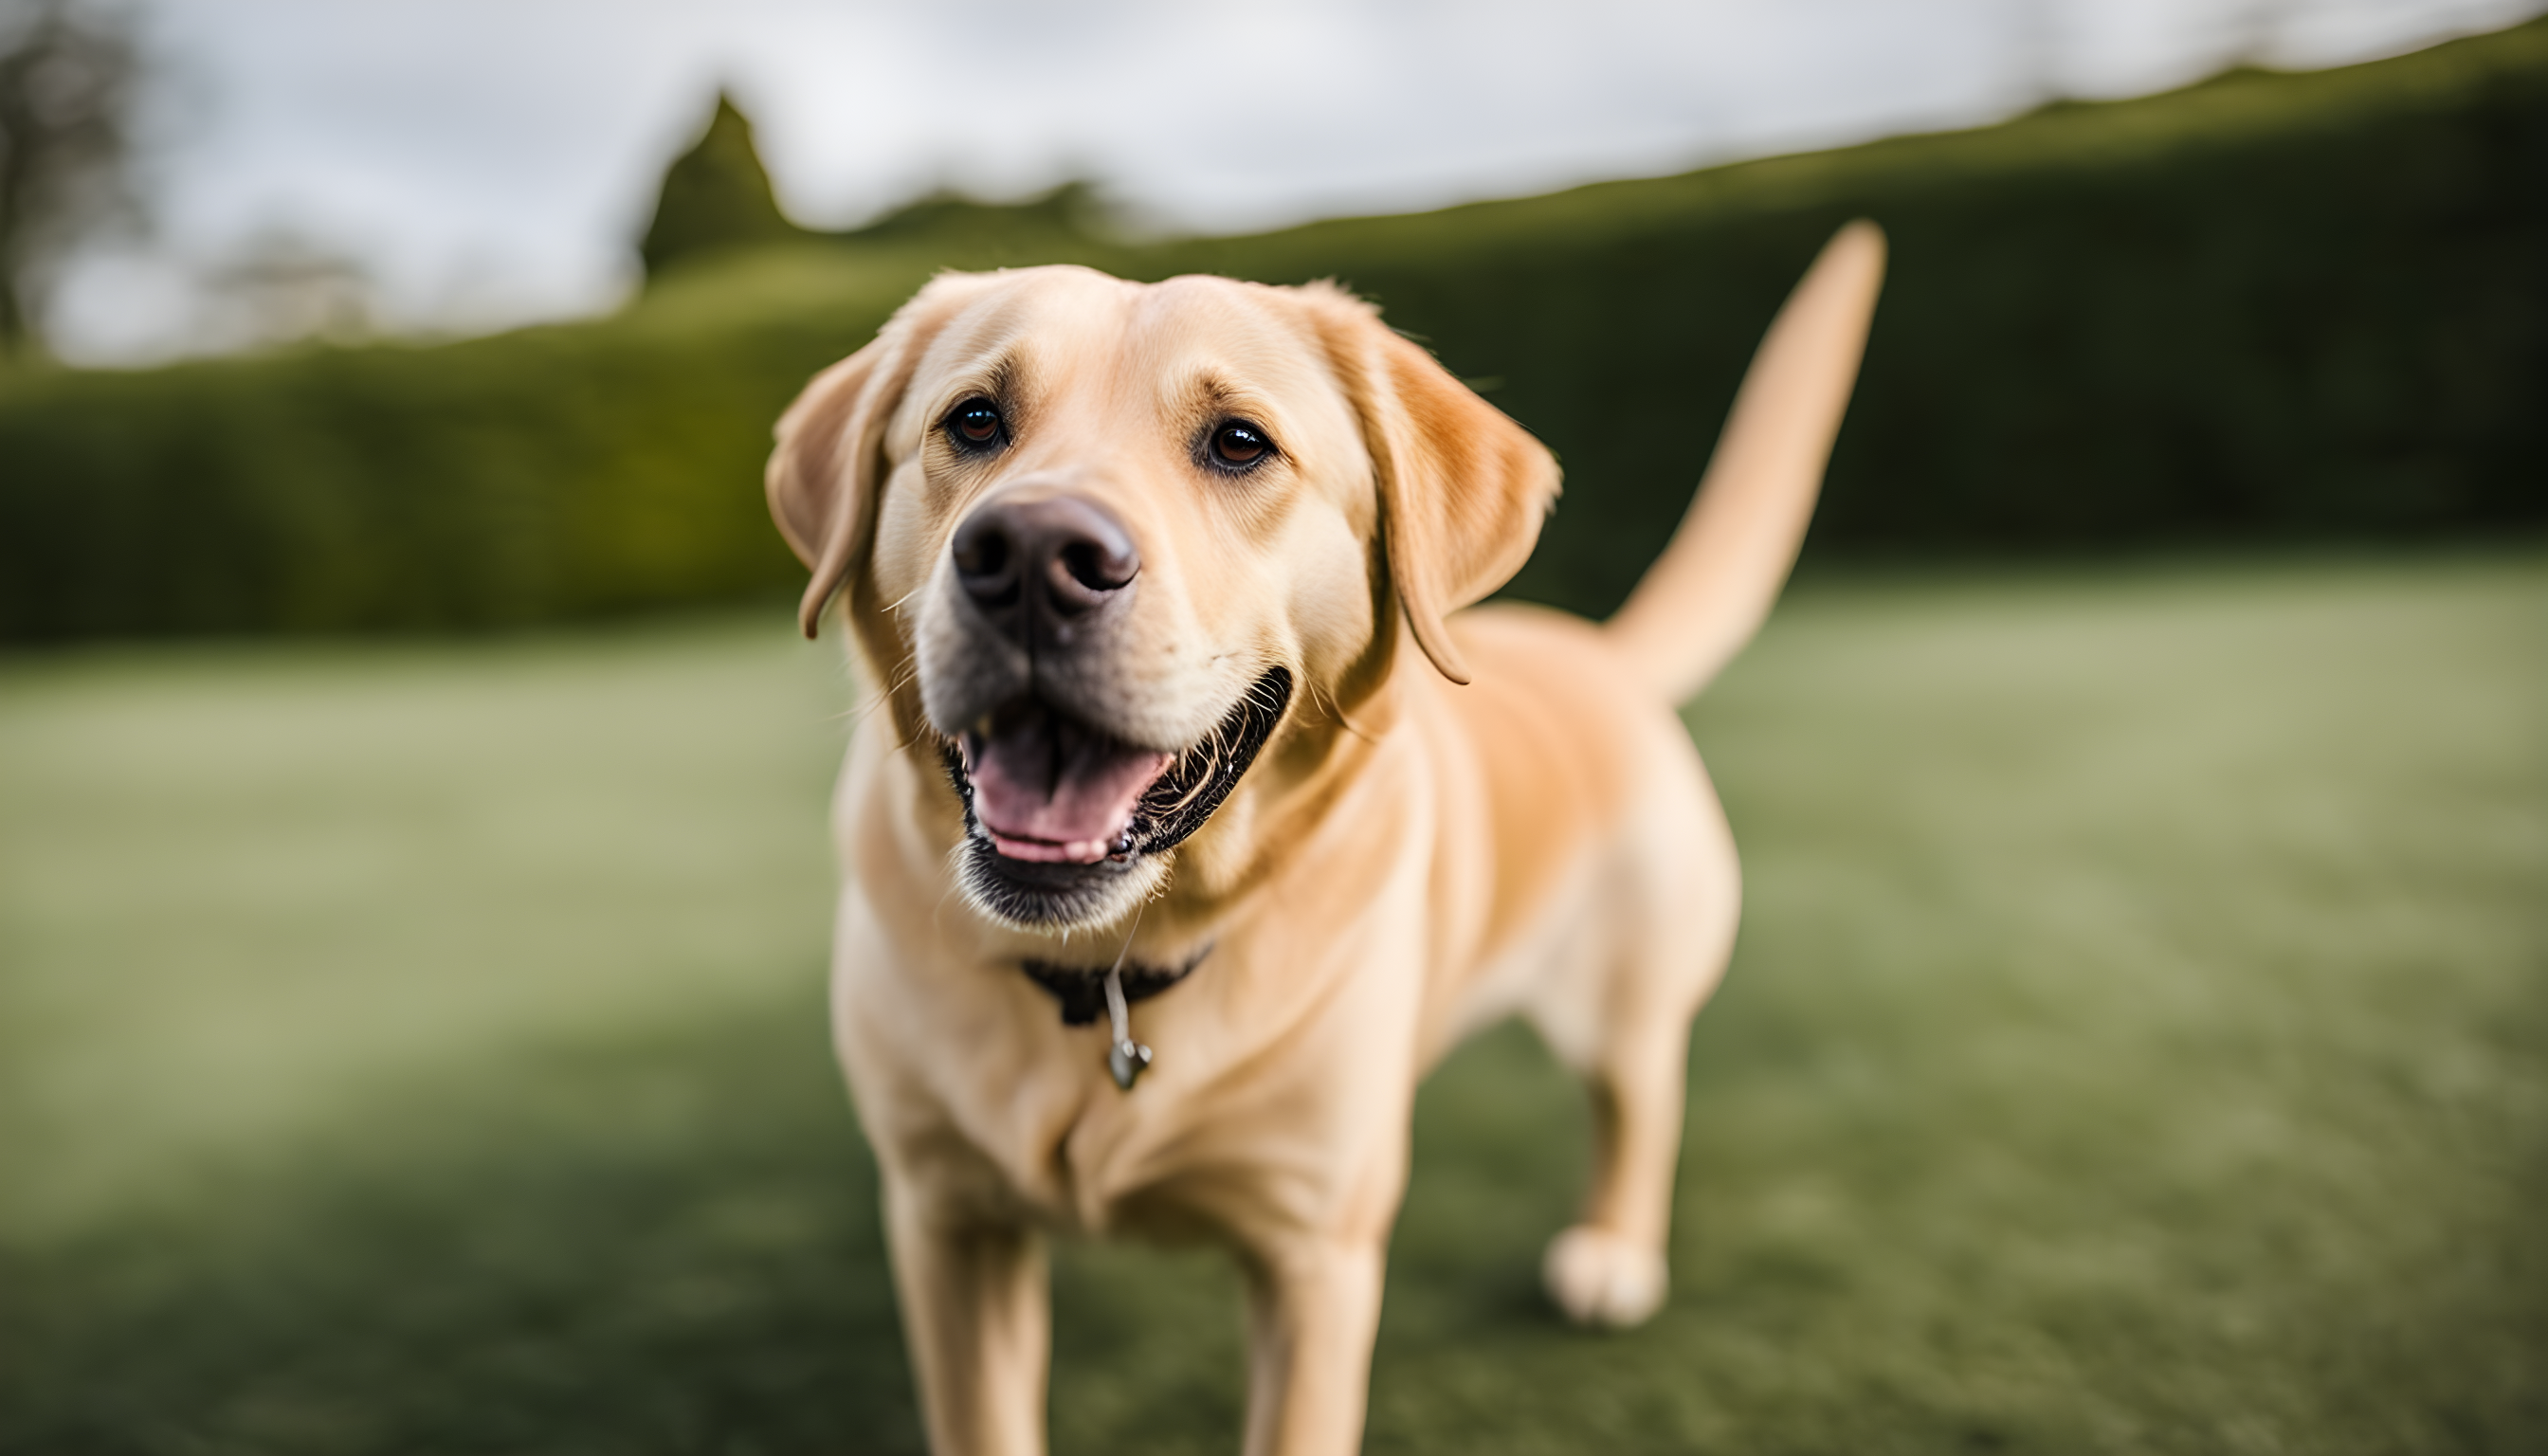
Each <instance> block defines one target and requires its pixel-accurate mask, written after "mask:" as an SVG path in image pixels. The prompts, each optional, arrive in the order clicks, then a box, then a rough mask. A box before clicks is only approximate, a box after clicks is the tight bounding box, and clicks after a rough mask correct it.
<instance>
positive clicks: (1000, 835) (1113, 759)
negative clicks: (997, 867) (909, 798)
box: [964, 713, 1168, 865]
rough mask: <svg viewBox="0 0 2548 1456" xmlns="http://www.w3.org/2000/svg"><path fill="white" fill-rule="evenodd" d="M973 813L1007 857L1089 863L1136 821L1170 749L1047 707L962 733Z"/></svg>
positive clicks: (1111, 847)
mask: <svg viewBox="0 0 2548 1456" xmlns="http://www.w3.org/2000/svg"><path fill="white" fill-rule="evenodd" d="M964 757H965V759H966V760H967V764H966V772H967V773H968V774H970V776H971V777H972V780H973V817H974V818H975V819H976V820H978V821H980V823H981V826H982V828H983V829H984V830H986V831H988V832H989V834H990V836H991V845H992V847H993V848H994V849H997V850H998V851H999V852H1000V853H1001V854H1003V855H1006V856H1008V857H1009V858H1010V859H1012V860H1038V861H1047V862H1059V863H1066V864H1072V865H1094V864H1096V863H1097V862H1098V861H1100V860H1103V859H1105V858H1106V857H1107V855H1108V854H1109V853H1111V852H1112V851H1113V850H1114V848H1115V841H1116V840H1117V839H1119V838H1121V837H1122V836H1123V833H1124V831H1125V829H1127V828H1128V827H1130V826H1131V824H1132V822H1133V807H1134V805H1135V804H1137V803H1138V802H1139V801H1140V798H1141V790H1143V789H1145V788H1148V787H1149V786H1150V784H1151V783H1152V782H1153V781H1154V780H1156V779H1157V778H1158V776H1159V775H1160V774H1163V773H1165V772H1166V771H1167V767H1168V756H1167V755H1166V754H1160V753H1151V752H1150V751H1148V750H1146V749H1137V748H1132V747H1129V746H1127V745H1125V744H1121V743H1117V742H1116V741H1114V740H1113V739H1111V738H1107V737H1104V736H1102V735H1100V734H1096V733H1091V732H1089V731H1088V730H1087V729H1084V728H1081V727H1079V726H1078V725H1077V724H1072V723H1065V722H1063V721H1062V720H1060V719H1058V718H1054V717H1051V716H1049V715H1047V714H1045V713H1033V714H1030V715H1028V716H1027V717H1026V719H1025V720H1024V721H1022V722H1019V723H1016V724H1013V725H1011V726H1010V727H1009V728H1008V729H1007V730H1006V731H1004V732H1001V733H999V734H997V735H995V736H993V737H990V738H987V739H985V738H975V737H971V736H969V735H968V736H967V737H966V738H965V740H964Z"/></svg>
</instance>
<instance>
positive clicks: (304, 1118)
mask: <svg viewBox="0 0 2548 1456" xmlns="http://www.w3.org/2000/svg"><path fill="white" fill-rule="evenodd" d="M846 705H847V694H846V692H845V691H844V690H843V689H842V688H841V686H840V685H839V674H838V670H837V667H836V665H835V659H834V658H833V657H832V655H831V649H830V647H829V645H828V644H827V645H825V646H822V647H808V646H805V645H804V644H801V643H797V642H795V641H793V640H792V639H791V638H790V637H789V635H788V631H787V623H786V620H785V613H784V611H783V610H773V611H771V612H769V613H766V614H764V616H762V617H756V618H753V619H751V620H748V621H746V620H724V621H706V622H691V623H680V624H673V625H669V626H668V625H655V626H649V627H643V628H634V627H632V628H628V629H624V630H619V631H613V632H594V633H588V634H580V635H556V636H545V637H540V638H536V639H517V640H508V641H503V642H496V643H482V644H470V645H449V644H445V645H435V646H416V645H405V646H387V647H363V648H355V647H324V648H313V647H185V648H176V647H171V648H148V649H138V648H128V649H112V650H87V651H82V652H78V653H72V654H62V655H54V656H37V657H20V658H17V659H14V660H8V661H5V662H0V1451H5V1452H9V1453H19V1452H25V1453H30V1456H38V1453H41V1456H56V1453H59V1456H69V1453H86V1452H137V1453H152V1456H159V1453H166V1456H215V1453H229V1452H238V1453H251V1452H253V1453H277V1456H298V1453H338V1452H345V1453H357V1452H359V1453H369V1452H402V1453H404V1452H432V1453H447V1452H448V1453H457V1452H499V1451H501V1452H559V1453H565V1452H594V1453H603V1452H609V1453H622V1452H644V1451H663V1452H700V1453H747V1452H771V1453H796V1452H817V1451H870V1450H874V1451H908V1450H916V1449H917V1448H918V1446H919V1433H918V1429H917V1424H916V1419H915V1416H914V1412H913V1410H912V1405H911V1398H910V1395H909V1392H908V1377H907V1371H906V1368H905V1365H904V1361H903V1355H902V1351H901V1342H900V1337H899V1334H898V1332H897V1330H896V1327H895V1322H894V1312H893V1304H892V1297H891V1293H890V1288H889V1284H888V1281H887V1278H886V1275H885V1273H884V1270H883V1267H882V1254H881V1249H880V1245H879V1241H878V1234H877V1228H876V1216H875V1208H874V1203H875V1188H874V1175H873V1172H872V1169H871V1168H870V1167H869V1165H868V1163H867V1161H866V1158H865V1153H864V1152H863V1151H862V1150H861V1148H860V1145H859V1141H858V1137H857V1133H856V1130H855V1127H854V1124H853V1122H852V1120H851V1118H850V1115H849V1112H848V1109H847V1107H846V1105H845V1102H844V1099H843V1097H842V1095H841V1093H840V1092H839V1090H838V1085H837V1083H836V1081H835V1079H834V1077H833V1074H832V1071H831V1067H830V1064H829V1058H828V1052H827V1049H826V1047H825V1045H824V1034H823V1029H822V1012H821V999H822V993H821V975H822V959H823V942H824V937H825V932H826V916H827V907H826V900H827V894H828V892H827V889H826V882H827V880H828V878H829V874H830V870H829V865H828V851H827V849H826V847H825V842H824V836H823V830H822V817H823V800H824V796H825V792H826V788H827V785H828V782H829V779H830V776H831V773H832V768H833V765H834V763H835V761H836V759H837V756H838V753H839V750H840V746H841V744H842V742H843V741H844V739H845V737H846V735H847V733H848V732H849V731H850V726H849V723H848V721H847V719H846V717H845V716H844V712H845V708H846ZM1691 721H1692V724H1693V727H1694V730H1695V732H1696V733H1697V736H1698V740H1699V743H1700V745H1701V747H1702V748H1703V749H1704V750H1705V751H1706V752H1707V754H1708V756H1709V760H1710V763H1711V765H1712V767H1713V769H1714V771H1715V773H1716V774H1717V776H1718V780H1719V783H1720V786H1721V787H1722V789H1723V791H1724V794H1725V797H1726V800H1727V803H1728V806H1729V809H1730V811H1731V813H1732V815H1733V819H1734V823H1735V828H1736V832H1737V835H1738V836H1739V837H1740V839H1741V840H1742V843H1743V845H1744V849H1745V854H1746V863H1747V866H1748V871H1749V876H1750V903H1749V911H1748V919H1747V922H1746V925H1745V929H1744V933H1743V940H1742V944H1741V948H1740V951H1739V953H1738V955H1737V957H1736V963H1735V970H1734V974H1733V976H1732V978H1731V980H1730V981H1729V982H1728V984H1727V987H1726V989H1725V991H1724V992H1723V994H1722V995H1721V996H1720V997H1719V999H1718V1001H1717V1002H1716V1004H1715V1005H1714V1006H1713V1007H1712V1008H1711V1009H1710V1010H1709V1011H1708V1013H1707V1014H1706V1016H1705V1017H1703V1018H1702V1019H1701V1022H1700V1024H1699V1029H1698V1033H1697V1037H1696V1042H1695V1046H1694V1047H1693V1052H1692V1065H1693V1076H1692V1083H1691V1094H1690V1123H1689V1131H1688V1139H1687V1150H1686V1154H1685V1157H1684V1161H1683V1175H1682V1197H1681V1204H1680V1211H1679V1220H1678V1224H1677V1228H1676V1235H1675V1250H1674V1253H1675V1263H1674V1276H1675V1290H1674V1299H1673V1303H1672V1304H1671V1306H1670V1307H1669V1308H1668V1309H1667V1310H1666V1311H1665V1313H1664V1314H1663V1315H1662V1316H1661V1317H1659V1318H1658V1319H1657V1320H1656V1321H1655V1322H1654V1323H1653V1324H1652V1325H1650V1326H1649V1327H1647V1328H1645V1329H1643V1330H1639V1331H1636V1332H1633V1333H1628V1334H1621V1335H1592V1334H1585V1333H1580V1332H1577V1331H1575V1330H1572V1329H1570V1328H1568V1327H1566V1326H1564V1325H1563V1324H1562V1323H1560V1322H1559V1321H1558V1320H1556V1319H1554V1318H1553V1317H1552V1316H1551V1314H1550V1313H1549V1312H1548V1310H1547V1309H1546V1307H1545V1305H1544V1304H1543V1302H1542V1301H1541V1299H1540V1298H1539V1296H1538V1293H1537V1290H1536V1272H1535V1271H1536V1265H1537V1260H1538V1255H1539V1249H1540V1245H1541V1243H1542V1241H1543V1240H1544V1239H1545V1238H1546V1237H1547V1236H1548V1235H1549V1234H1550V1233H1551V1232H1552V1231H1554V1230H1555V1229H1557V1228H1558V1227H1559V1226H1560V1225H1561V1224H1562V1223H1563V1222H1564V1221H1565V1219H1566V1216H1567V1213H1568V1210H1569V1207H1570V1203H1571V1200H1572V1197H1573V1193H1574V1188H1575V1183H1576V1179H1577V1176H1578V1173H1579V1170H1580V1167H1581V1164H1582V1161H1583V1158H1582V1151H1581V1146H1580V1139H1581V1131H1582V1118H1581V1114H1580V1112H1579V1110H1578V1109H1577V1107H1576V1104H1575V1102H1574V1099H1573V1094H1572V1091H1571V1089H1570V1088H1569V1087H1568V1086H1567V1085H1566V1083H1565V1081H1564V1079H1563V1078H1562V1077H1560V1076H1559V1075H1558V1074H1556V1073H1555V1072H1554V1071H1552V1070H1551V1069H1550V1067H1549V1066H1548V1064H1547V1062H1546V1060H1545V1058H1544V1057H1543V1056H1542V1055H1541V1054H1540V1053H1539V1051H1538V1050H1537V1049H1536V1047H1534V1046H1533V1045H1532V1044H1531V1043H1530V1042H1529V1040H1528V1039H1527V1038H1526V1037H1524V1036H1522V1035H1521V1034H1519V1033H1517V1032H1513V1031H1511V1030H1509V1029H1507V1030H1506V1031H1502V1032H1499V1033H1496V1034H1493V1035H1491V1036H1489V1037H1488V1038H1486V1039H1484V1040H1483V1041H1481V1042H1479V1043H1478V1044H1476V1045H1474V1046H1472V1047H1469V1048H1467V1049H1466V1050H1464V1051H1462V1052H1461V1053H1460V1054H1459V1055H1458V1056H1457V1057H1456V1058H1455V1059H1454V1060H1453V1061H1452V1062H1451V1063H1450V1064H1449V1065H1447V1066H1446V1067H1445V1068H1444V1069H1443V1070H1442V1071H1441V1072H1440V1073H1439V1074H1438V1075H1437V1076H1436V1077H1435V1078H1434V1080H1433V1081H1432V1083H1431V1084H1430V1085H1429V1086H1428V1087H1427V1089H1426V1091H1425V1093H1424V1095H1423V1098H1422V1101H1421V1103H1420V1105H1419V1109H1418V1114H1417V1122H1418V1126H1417V1133H1416V1171H1415V1178H1414V1183H1413V1187H1412V1189H1411V1191H1410V1195H1409V1199H1408V1204H1407V1208H1406V1213H1405V1216H1404V1217H1403V1219H1402V1220H1401V1223H1400V1226H1399V1231H1398V1237H1397V1242H1396V1250H1395V1257H1394V1261H1393V1265H1392V1269H1391V1279H1390V1287H1389V1296H1388V1309H1387V1315H1386V1318H1385V1319H1384V1323H1383V1328H1382V1331H1381V1337H1380V1350H1379V1356H1378V1361H1377V1365H1376V1368H1375V1371H1374V1386H1373V1397H1372V1419H1371V1434H1370V1441H1369V1445H1370V1449H1372V1450H1373V1451H1375V1452H1397V1451H1418V1450H1421V1451H1436V1452H1464V1453H1465V1452H1539V1451H1547V1452H1578V1451H1645V1450H1653V1451H1684V1450H1698V1451H1710V1452H1727V1453H1739V1452H1763V1453H1767V1452H1797V1453H1805V1452H1848V1453H1881V1452H1891V1451H1905V1452H1913V1451H1917V1452H1951V1451H1952V1452H1991V1451H2008V1452H2019V1451H2044V1452H2076V1451H2118V1452H2121V1451H2181V1452H2189V1453H2191V1452H2204V1453H2211V1452H2258V1453H2266V1452H2307V1453H2347V1452H2516V1451H2538V1450H2541V1449H2543V1448H2548V558H2543V557H2541V556H2540V555H2539V554H2537V553H2536V552H2531V553H2526V554H2517V555H2505V556H2494V557H2456V558H2423V559H2411V560H2405V561H2394V562H2365V563H2324V562H2321V563H2315V564H2290V563H2284V564H2271V565H2262V566H2259V565H2253V564H2248V565H2230V564H2211V565H2181V566H2176V567H2170V568H2164V569H2162V568H2140V569H2131V570H2125V569H2114V570H2102V571H2098V572H2094V573H2086V574H2081V575H2078V576H2074V577H2071V578H2066V579H2065V578H2059V577H2053V576H2029V575H2021V574H2012V573H1999V574H1991V575H1982V576H1975V577H1969V578H1959V579H1954V580H1947V579H1904V580H1873V579H1864V578H1862V579H1836V580H1831V581H1826V582H1821V583H1812V584H1807V585H1806V586H1804V587H1802V588H1800V589H1799V590H1798V591H1797V592H1795V593H1793V594H1792V595H1791V597H1790V599H1789V600H1788V602H1787V603H1786V604H1785V605H1784V606H1783V607H1781V609H1780V612H1779V615H1778V617H1777V619H1776V620H1775V621H1774V623H1773V624H1772V626H1771V628H1770V630H1769V632H1768V633H1767V635H1766V636H1765V637H1764V639H1763V640H1762V642H1761V643H1760V645H1759V646H1758V647H1757V648H1756V649H1755V650H1754V651H1753V652H1752V654H1751V655H1750V656H1748V657H1747V658H1745V659H1744V660H1743V661H1742V662H1741V663H1739V664H1738V665H1737V666H1736V668H1735V669H1734V671H1733V672H1732V673H1731V674H1730V675H1729V676H1728V678H1727V679H1726V681H1725V682H1724V683H1722V684H1721V685H1720V686H1719V688H1718V689H1717V690H1716V691H1715V692H1714V693H1713V694H1711V695H1710V696H1709V697H1708V698H1707V699H1706V700H1705V701H1704V702H1703V703H1701V704H1700V705H1699V707H1698V708H1697V709H1696V710H1695V711H1694V712H1693V714H1692V717H1691ZM1057 1283H1058V1288H1057V1290H1056V1305H1057V1310H1058V1315H1057V1328H1056V1331H1055V1346H1056V1363H1055V1371H1054V1380H1053V1397H1052V1420H1053V1432H1054V1446H1055V1449H1056V1450H1057V1451H1059V1452H1062V1453H1072V1452H1086V1453H1108V1452H1133V1451H1139V1452H1150V1451H1188V1450H1196V1451H1214V1450H1229V1449H1232V1448H1234V1446H1235V1441H1236V1424H1237V1419H1238V1412H1239V1403H1240V1386H1239V1380H1240V1371H1239V1363H1238V1345H1239V1339H1238V1325H1237V1314H1236V1310H1237V1289H1236V1284H1235V1281H1234V1279H1233V1278H1232V1277H1231V1276H1230V1275H1229V1273H1228V1271H1226V1270H1225V1269H1224V1268H1223V1267H1222V1266H1221V1264H1220V1262H1219V1261H1218V1260H1217V1259H1216V1258H1214V1257H1212V1256H1210V1255H1208V1254H1204V1253H1199V1252H1184V1253H1170V1254H1160V1253H1153V1252H1146V1251H1141V1250H1128V1249H1113V1248H1107V1249H1095V1248H1071V1249H1067V1250H1065V1251H1064V1253H1063V1255H1062V1257H1061V1259H1060V1261H1059V1266H1058V1272H1057Z"/></svg>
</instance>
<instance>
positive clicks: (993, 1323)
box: [885, 1188, 1052, 1456]
mask: <svg viewBox="0 0 2548 1456" xmlns="http://www.w3.org/2000/svg"><path fill="white" fill-rule="evenodd" d="M885 1205H886V1232H887V1234H888V1236H889V1237H890V1239H891V1241H892V1245H893V1249H892V1251H893V1284H894V1292H895V1294H896V1296H897V1297H898V1298H899V1299H900V1300H901V1302H902V1327H903V1332H904V1335H905V1338H906V1342H907V1343H908V1344H909V1346H910V1349H911V1358H912V1364H913V1367H914V1370H913V1373H914V1374H915V1375H916V1376H917V1377H918V1379H919V1384H920V1408H921V1416H922V1418H923V1419H924V1420H925V1421H927V1423H928V1426H929V1444H930V1449H931V1450H933V1451H935V1452H937V1453H938V1456H976V1453H986V1456H987V1453H999V1456H1011V1453H1014V1456H1037V1453H1040V1452H1042V1451H1043V1450H1044V1416H1045V1411H1044V1404H1045V1372H1046V1369H1047V1365H1048V1363H1049V1361H1050V1358H1051V1352H1052V1307H1051V1282H1050V1279H1049V1276H1048V1275H1047V1270H1046V1264H1045V1247H1044V1238H1043V1235H1042V1234H1040V1233H1038V1232H1037V1231H1036V1230H1035V1229H1032V1228H1030V1227H1028V1226H1027V1225H1024V1224H1020V1223H1015V1222H1007V1221H1002V1220H999V1219H997V1218H989V1217H984V1216H981V1215H978V1214H971V1213H967V1212H962V1211H958V1210H954V1209H950V1208H947V1207H944V1206H941V1205H938V1204H936V1203H935V1202H934V1201H933V1200H931V1199H929V1198H928V1197H927V1196H926V1195H924V1194H920V1193H918V1192H916V1191H913V1190H909V1189H899V1188H898V1189H894V1190H892V1191H891V1192H889V1193H888V1194H887V1196H886V1200H885Z"/></svg>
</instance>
